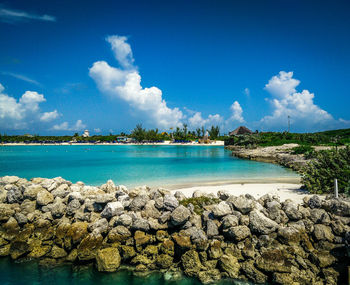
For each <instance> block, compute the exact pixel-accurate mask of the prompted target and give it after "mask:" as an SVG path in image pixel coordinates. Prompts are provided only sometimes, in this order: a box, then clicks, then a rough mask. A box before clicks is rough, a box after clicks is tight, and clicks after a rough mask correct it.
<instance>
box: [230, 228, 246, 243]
mask: <svg viewBox="0 0 350 285" xmlns="http://www.w3.org/2000/svg"><path fill="white" fill-rule="evenodd" d="M226 235H227V236H228V237H229V238H230V239H232V240H234V241H236V242H238V241H241V240H244V239H245V238H247V237H249V236H250V235H251V233H250V230H249V228H248V227H247V226H236V227H230V228H229V229H228V230H227V232H226Z"/></svg>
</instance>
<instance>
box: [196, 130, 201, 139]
mask: <svg viewBox="0 0 350 285" xmlns="http://www.w3.org/2000/svg"><path fill="white" fill-rule="evenodd" d="M196 136H197V139H199V138H200V137H201V129H200V128H197V129H196Z"/></svg>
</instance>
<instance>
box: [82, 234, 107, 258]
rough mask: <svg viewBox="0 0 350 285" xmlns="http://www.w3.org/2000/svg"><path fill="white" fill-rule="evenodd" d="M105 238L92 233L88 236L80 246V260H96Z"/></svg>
mask: <svg viewBox="0 0 350 285" xmlns="http://www.w3.org/2000/svg"><path fill="white" fill-rule="evenodd" d="M102 240H103V237H102V235H100V234H97V235H96V234H94V233H91V234H89V235H87V236H86V237H85V238H84V239H83V240H82V241H81V243H80V244H79V246H78V248H77V249H78V258H79V260H81V261H87V260H92V259H94V258H95V256H96V253H97V250H99V249H100V247H101V245H102Z"/></svg>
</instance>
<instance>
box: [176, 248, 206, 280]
mask: <svg viewBox="0 0 350 285" xmlns="http://www.w3.org/2000/svg"><path fill="white" fill-rule="evenodd" d="M181 264H182V267H183V269H184V272H185V274H186V275H187V276H190V277H197V276H198V274H199V271H200V270H201V268H202V264H201V261H200V259H199V255H198V252H197V251H195V250H189V251H187V252H186V253H184V254H183V255H182V256H181Z"/></svg>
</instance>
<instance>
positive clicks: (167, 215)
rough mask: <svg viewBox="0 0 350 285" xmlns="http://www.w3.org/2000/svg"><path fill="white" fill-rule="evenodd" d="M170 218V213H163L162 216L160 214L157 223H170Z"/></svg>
mask: <svg viewBox="0 0 350 285" xmlns="http://www.w3.org/2000/svg"><path fill="white" fill-rule="evenodd" d="M170 218H171V212H170V211H167V212H163V214H161V216H160V217H159V219H158V221H159V222H160V223H161V224H164V223H165V222H167V221H170Z"/></svg>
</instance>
